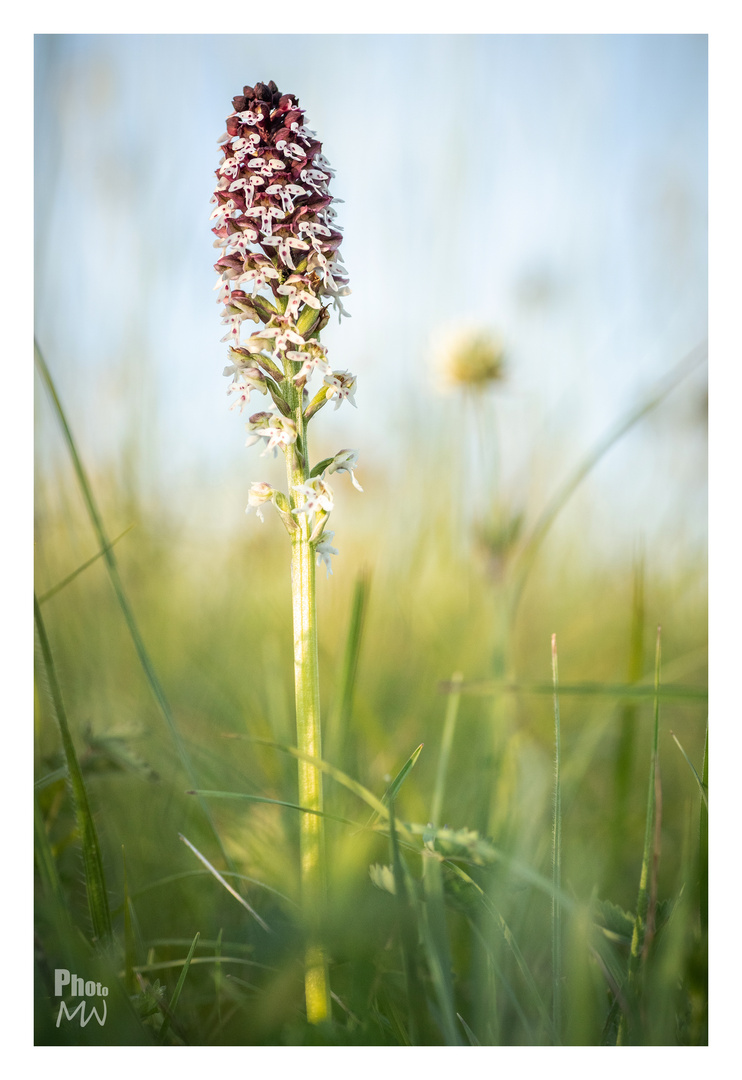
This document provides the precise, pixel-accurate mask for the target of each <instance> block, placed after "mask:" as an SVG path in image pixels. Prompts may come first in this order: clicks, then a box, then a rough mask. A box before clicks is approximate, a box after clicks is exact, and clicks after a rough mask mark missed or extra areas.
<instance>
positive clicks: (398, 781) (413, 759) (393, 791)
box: [366, 743, 425, 829]
mask: <svg viewBox="0 0 742 1080" xmlns="http://www.w3.org/2000/svg"><path fill="white" fill-rule="evenodd" d="M424 745H425V744H424V743H420V745H419V746H418V747H417V749H416V750H413V751H412V753H411V754H410V756H409V757H408V758H407V761H405V763H404V765H403V766H402V768H401V769H400V770H399V772H398V773H397V775H396V776H395V777H394V779H393V780H392V782H391V784H390V785H389V787H388V788H387V789H386V791H385V792H384V794H383V795H382V797H381V801H382V802H383V803H384V805H385V806H388V805H389V802H390V801H392V800H393V799H396V798H397V795H398V794H399V789H400V788H401V787H402V784H404V782H405V780H406V779H407V777H408V776H409V774H410V772H411V771H412V770H413V769H414V767H415V765H416V764H417V759H418V758H419V757H420V754H421V753H422V749H423V746H424ZM378 820H379V815H378V814H372V815H371V817H370V818H369V819H368V822H367V824H366V828H367V829H372V828H373V827H374V825H375V824H376V822H377V821H378Z"/></svg>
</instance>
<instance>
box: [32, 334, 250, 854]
mask: <svg viewBox="0 0 742 1080" xmlns="http://www.w3.org/2000/svg"><path fill="white" fill-rule="evenodd" d="M34 354H35V357H36V365H37V367H38V369H39V372H40V374H41V377H42V379H43V381H44V383H45V385H46V388H47V390H48V391H49V396H50V397H51V400H52V404H53V405H54V410H55V412H56V414H57V418H58V420H59V423H60V426H61V428H62V434H63V435H64V439H65V442H66V443H67V448H68V450H69V452H70V457H71V459H72V465H73V468H74V470H75V475H76V476H77V481H78V484H79V485H80V491H81V492H82V496H83V500H84V502H85V506H86V507H87V511H88V514H89V516H90V521H91V523H92V525H93V529H94V530H95V533H96V535H97V537H98V542H99V544H100V551H101V556H102V558H103V560H104V561H105V564H106V569H107V570H108V576H109V579H110V582H111V585H112V587H113V591H114V593H115V595H116V599H117V601H118V604H119V607H120V608H121V613H122V615H123V616H124V621H125V622H126V625H127V627H128V630H129V634H130V635H131V639H132V642H133V643H134V648H135V650H136V653H137V656H138V657H139V662H140V664H141V666H142V670H143V671H144V675H145V677H146V679H147V682H148V683H149V686H150V689H151V690H152V693H153V695H154V698H155V701H156V702H157V704H158V706H159V708H160V712H161V713H162V715H163V717H164V719H165V722H166V723H167V726H168V728H169V730H170V734H171V736H172V739H173V742H174V743H175V746H176V749H177V751H178V756H179V758H180V760H181V764H182V765H183V768H184V770H185V772H186V775H187V776H188V779H189V780H190V782H191V785H192V786H193V787H194V788H195V787H198V783H197V780H196V774H195V772H194V769H193V765H192V764H191V759H190V757H189V756H188V752H187V751H186V748H185V744H184V743H183V740H182V738H181V735H180V732H179V731H178V726H177V724H176V722H175V717H174V716H173V712H172V709H171V708H170V704H169V702H168V700H167V697H166V696H165V691H164V690H163V688H162V685H161V683H160V680H159V679H158V677H157V673H156V672H155V669H154V666H153V664H152V661H151V660H150V656H149V653H148V652H147V649H146V647H145V645H144V640H143V638H142V635H141V634H140V632H139V627H138V625H137V622H136V620H135V618H134V612H133V611H132V609H131V605H130V604H129V600H128V598H127V596H126V593H125V591H124V586H123V583H122V581H121V577H120V575H119V570H118V563H117V562H116V557H115V555H114V553H113V545H112V544H111V542H110V541H109V539H108V537H107V535H106V531H105V529H104V527H103V519H102V517H101V515H100V512H99V510H98V506H97V504H96V501H95V498H94V496H93V490H92V488H91V486H90V482H89V481H88V477H87V473H86V472H85V469H84V467H83V464H82V460H81V458H80V455H79V454H78V452H77V445H76V443H75V440H74V438H73V436H72V431H71V430H70V426H69V424H68V423H67V417H66V415H65V412H64V409H63V408H62V403H61V401H60V400H59V396H58V394H57V390H56V387H55V385H54V381H53V379H52V377H51V373H50V371H49V368H48V367H47V366H46V361H45V360H44V357H43V355H42V353H41V350H40V349H39V346H38V343H37V342H36V341H34ZM201 809H202V811H203V813H204V815H205V817H206V820H207V821H208V823H209V825H210V827H211V831H212V832H213V834H214V837H215V839H216V842H217V844H218V845H219V849H220V851H221V853H222V855H223V857H224V859H225V861H226V863H227V865H228V866H229V867H230V869H234V867H233V865H232V862H231V860H230V858H229V856H228V854H227V852H226V851H225V849H224V846H223V844H222V841H221V838H220V836H219V834H218V832H217V830H216V826H215V824H214V821H213V819H212V817H211V813H210V811H209V808H208V806H207V805H206V804H205V803H203V802H202V803H201Z"/></svg>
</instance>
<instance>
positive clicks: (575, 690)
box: [438, 679, 708, 701]
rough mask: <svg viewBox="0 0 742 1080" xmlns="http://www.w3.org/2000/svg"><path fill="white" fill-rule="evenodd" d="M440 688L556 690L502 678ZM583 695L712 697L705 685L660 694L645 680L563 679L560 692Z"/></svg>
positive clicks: (453, 691)
mask: <svg viewBox="0 0 742 1080" xmlns="http://www.w3.org/2000/svg"><path fill="white" fill-rule="evenodd" d="M438 688H439V690H440V691H441V693H443V694H476V695H478V696H482V697H488V696H490V695H494V694H502V693H508V694H548V695H549V696H551V695H552V694H553V693H554V687H553V685H552V684H551V683H510V682H504V681H501V680H499V679H471V680H469V681H467V682H463V683H461V684H460V685H459V686H456V685H455V684H454V683H453V682H442V683H440V684H439V687H438ZM573 694H574V695H576V696H579V697H617V698H639V699H640V700H644V699H650V698H651V700H652V701H654V699H655V698H656V697H659V699H660V701H708V690H707V689H706V688H705V687H702V686H682V685H680V684H675V685H674V686H663V687H661V688H660V691H659V694H658V693H657V690H656V688H655V687H654V686H651V685H646V686H645V685H644V684H643V683H594V682H584V683H561V684H560V686H559V695H560V697H564V696H565V695H570V696H571V695H573Z"/></svg>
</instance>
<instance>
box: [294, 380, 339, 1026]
mask: <svg viewBox="0 0 742 1080" xmlns="http://www.w3.org/2000/svg"><path fill="white" fill-rule="evenodd" d="M287 374H288V373H287ZM287 382H289V380H288V379H287ZM289 392H290V393H292V396H293V397H294V400H293V401H291V402H290V404H291V405H292V406H293V413H294V418H295V421H296V430H297V433H298V435H299V438H300V440H301V447H302V452H303V461H302V462H300V461H299V458H298V456H297V455H296V454H295V453H294V448H293V447H288V448H287V451H286V465H287V472H288V480H289V495H290V499H291V502H292V503H293V502H294V499H293V496H292V493H293V488H294V485H296V484H303V483H305V482H306V480H307V479H308V477H309V462H308V454H307V439H306V423H305V420H304V416H303V415H302V407H301V391H298V392H297V391H295V390H294V389H293V387H291V389H290V391H289ZM307 518H308V515H307V514H298V515H296V525H297V527H296V529H295V530H294V532H293V533H292V537H291V591H292V598H293V616H294V688H295V692H296V742H297V748H298V750H299V752H300V753H301V754H305V755H308V756H309V757H313V758H321V757H322V736H321V726H320V700H319V663H318V659H317V605H316V590H315V552H314V548H313V545H312V544H311V542H310V539H309V536H310V528H309V521H308V520H307ZM299 804H300V805H301V806H303V807H305V808H306V809H307V810H310V811H315V813H308V814H302V815H301V820H300V823H299V852H300V860H301V894H302V906H303V908H304V912H305V916H306V918H307V920H308V930H309V938H308V943H307V950H306V958H305V972H304V988H305V996H306V1006H307V1019H308V1020H309V1022H310V1023H311V1024H319V1023H322V1022H323V1021H325V1020H328V1019H329V1018H330V1015H331V1006H330V979H329V972H328V963H327V954H326V952H325V948H324V945H323V944H322V929H323V922H324V910H325V906H326V896H327V885H326V875H325V826H324V818H323V817H322V813H323V797H322V773H321V771H320V770H319V769H317V768H316V766H314V765H312V764H311V763H310V762H308V761H303V760H301V759H300V760H299Z"/></svg>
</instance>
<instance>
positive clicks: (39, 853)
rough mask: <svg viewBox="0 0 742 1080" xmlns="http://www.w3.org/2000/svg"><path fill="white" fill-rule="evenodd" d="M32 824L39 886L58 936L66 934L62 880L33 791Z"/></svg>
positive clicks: (65, 908) (67, 913)
mask: <svg viewBox="0 0 742 1080" xmlns="http://www.w3.org/2000/svg"><path fill="white" fill-rule="evenodd" d="M33 824H34V862H35V864H36V869H37V871H38V875H39V880H40V882H41V888H42V890H43V893H44V896H45V898H46V900H47V901H48V904H49V911H50V912H52V913H53V918H54V920H55V922H56V923H57V924H58V929H59V931H60V936H62V935H66V934H69V933H70V930H71V921H70V915H69V909H68V907H67V900H66V898H65V895H64V891H63V889H62V882H61V881H60V879H59V872H58V870H57V864H56V862H55V859H54V853H53V851H52V848H51V844H50V843H49V837H48V836H47V832H46V826H45V824H44V815H43V813H42V811H41V807H40V806H39V797H38V795H37V794H36V792H35V791H34V815H33Z"/></svg>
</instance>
